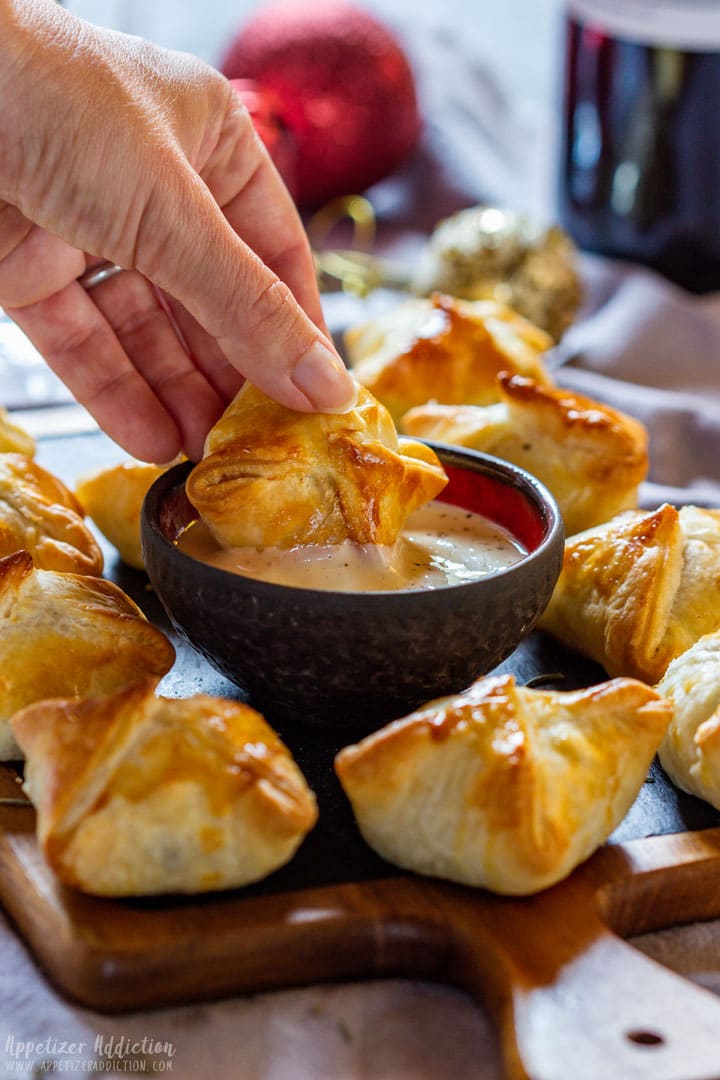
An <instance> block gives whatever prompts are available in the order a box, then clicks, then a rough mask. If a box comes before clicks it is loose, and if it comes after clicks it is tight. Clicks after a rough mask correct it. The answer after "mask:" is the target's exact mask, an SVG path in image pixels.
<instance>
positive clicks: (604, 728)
mask: <svg viewBox="0 0 720 1080" xmlns="http://www.w3.org/2000/svg"><path fill="white" fill-rule="evenodd" d="M671 714H672V706H671V705H670V704H669V703H668V702H667V701H665V700H664V699H663V698H661V697H660V695H659V694H658V693H656V692H655V691H654V690H653V689H651V688H650V687H648V686H645V685H644V684H642V683H640V682H638V681H636V680H633V679H617V680H614V681H611V682H606V683H602V684H600V685H598V686H593V687H590V688H589V689H586V690H576V691H571V692H558V691H553V690H533V689H530V688H528V687H522V686H518V685H516V683H515V680H514V678H513V676H511V675H501V676H488V677H486V678H483V679H479V680H478V681H477V682H475V683H474V685H473V686H471V687H470V689H469V690H467V691H465V692H464V693H462V694H458V695H454V696H450V697H446V698H441V699H438V700H436V701H432V702H430V703H429V704H427V705H426V706H424V707H422V708H420V709H418V710H417V711H416V712H414V713H411V714H410V715H409V716H407V717H405V718H403V719H401V720H397V721H395V722H394V723H392V724H389V725H388V726H386V727H384V728H382V729H381V730H379V731H376V732H374V733H373V734H371V735H369V736H367V737H366V738H365V739H363V740H362V741H361V742H360V743H358V744H356V745H352V746H347V747H345V748H344V749H343V750H341V751H340V753H339V754H338V755H337V758H336V760H335V769H336V772H337V775H338V778H339V780H340V783H341V785H342V787H343V789H344V791H345V793H346V794H347V796H348V798H349V800H350V802H351V804H352V808H353V811H354V814H355V818H356V820H357V824H358V827H359V829H360V831H361V833H362V835H363V836H364V838H365V840H366V841H367V843H368V844H369V845H370V847H371V848H373V849H374V850H375V851H376V852H378V854H379V855H381V856H382V857H383V858H384V859H386V860H387V861H388V862H391V863H394V864H396V865H398V866H402V867H404V868H405V869H408V870H413V871H415V872H416V873H419V874H427V875H430V876H433V877H439V878H445V879H447V880H450V881H455V882H459V883H461V884H464V885H471V886H480V887H483V888H486V889H490V890H492V891H494V892H498V893H503V894H507V895H527V894H531V893H534V892H537V891H539V890H541V889H545V888H548V887H549V886H551V885H553V884H555V883H556V882H558V881H561V880H562V879H563V878H565V877H566V876H567V875H568V874H569V873H570V872H571V871H572V870H573V869H574V868H575V867H576V866H577V865H578V864H579V863H581V862H583V861H584V860H585V859H587V858H588V857H589V856H590V855H591V854H592V853H593V852H594V851H595V850H596V848H598V847H599V846H600V845H601V844H602V843H604V841H605V840H606V839H607V838H608V836H609V835H610V833H611V832H612V831H613V829H615V827H616V826H617V825H618V824H619V822H620V821H621V820H622V818H623V817H624V816H625V814H626V813H627V811H628V810H629V809H630V806H631V805H632V803H633V802H634V800H635V797H636V796H637V794H638V792H639V790H640V788H641V786H642V784H643V782H644V780H645V777H646V775H647V771H648V768H649V766H650V763H651V761H652V758H653V756H654V754H655V752H656V750H657V747H658V746H659V744H660V742H661V740H662V738H663V736H664V734H665V731H666V729H667V726H668V723H669V721H670V717H671Z"/></svg>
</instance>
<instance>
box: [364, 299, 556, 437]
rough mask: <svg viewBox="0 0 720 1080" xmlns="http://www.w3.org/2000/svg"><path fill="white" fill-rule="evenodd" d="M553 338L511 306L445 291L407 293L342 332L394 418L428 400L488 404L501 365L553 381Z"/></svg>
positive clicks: (503, 368) (494, 398)
mask: <svg viewBox="0 0 720 1080" xmlns="http://www.w3.org/2000/svg"><path fill="white" fill-rule="evenodd" d="M552 345H553V341H552V338H550V336H549V335H548V334H546V333H545V331H544V330H540V329H539V328H538V327H537V326H533V324H532V323H530V322H528V321H527V319H524V318H522V316H520V315H518V314H517V312H515V311H513V310H512V308H509V307H506V306H505V305H504V304H500V303H497V302H496V301H492V300H475V301H473V300H458V299H455V298H453V297H450V296H445V295H443V294H441V293H436V294H435V295H434V296H433V297H432V298H430V299H410V300H405V301H402V302H401V303H400V304H398V305H397V306H396V307H394V308H392V309H390V310H389V311H387V312H384V313H383V314H382V315H379V316H377V317H375V318H373V319H371V320H369V321H368V322H367V323H364V324H363V325H361V326H356V327H353V328H351V329H350V330H348V331H347V332H346V334H345V348H346V352H347V356H348V360H349V362H350V365H351V368H352V372H353V374H354V375H355V377H356V378H357V379H358V381H359V382H361V383H362V384H363V386H366V387H367V388H368V389H369V390H371V391H372V393H373V394H374V395H375V397H376V398H377V399H378V400H379V401H381V402H382V403H383V405H385V407H386V408H387V409H388V410H389V412H390V414H391V415H392V417H393V420H394V421H395V423H399V422H400V419H401V417H402V416H404V414H405V413H406V412H408V410H409V409H412V408H413V407H414V406H416V405H423V404H424V403H425V402H426V401H439V402H442V403H443V404H448V405H489V404H491V403H492V402H494V401H497V400H498V389H497V384H496V379H497V376H498V374H499V373H500V372H501V371H508V372H510V373H511V374H513V375H526V376H528V377H530V378H533V379H535V380H536V382H539V383H542V384H546V385H551V384H552V379H551V377H550V375H549V373H548V371H547V369H546V366H545V360H544V356H545V353H546V352H547V350H548V349H549V348H551V346H552Z"/></svg>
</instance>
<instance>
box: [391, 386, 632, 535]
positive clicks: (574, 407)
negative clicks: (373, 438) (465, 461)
mask: <svg viewBox="0 0 720 1080" xmlns="http://www.w3.org/2000/svg"><path fill="white" fill-rule="evenodd" d="M497 382H498V394H499V397H500V401H499V402H498V403H497V404H495V405H485V406H482V405H438V404H437V403H436V402H427V403H426V404H425V405H418V406H417V407H416V408H414V409H410V411H409V412H407V413H406V414H405V416H404V417H403V418H402V423H401V428H402V430H403V431H405V432H406V433H407V434H408V435H415V436H418V437H419V438H422V439H432V440H434V441H435V442H442V443H452V444H454V445H457V446H467V447H469V448H470V449H471V450H482V451H484V452H485V453H487V454H494V455H495V456H496V457H499V458H504V459H505V460H506V461H511V462H512V463H513V464H515V465H519V466H520V467H521V468H522V469H527V470H528V471H529V472H531V473H533V475H534V476H537V477H538V479H539V480H541V481H542V482H543V483H544V484H546V485H547V487H548V488H549V489H550V491H551V492H552V494H553V495H554V496H555V498H556V499H557V502H558V505H559V507H560V512H561V513H562V516H563V519H564V522H565V531H566V532H567V533H568V534H571V533H575V532H580V531H581V530H583V529H589V528H590V527H591V526H592V525H599V524H600V523H601V522H603V521H607V520H608V519H609V518H611V517H613V516H614V515H615V514H618V513H620V511H621V510H628V509H630V508H632V507H635V506H637V491H638V486H639V485H640V484H641V483H642V481H643V480H644V479H645V476H646V474H647V469H648V454H647V443H648V438H647V431H646V429H645V427H644V426H643V425H642V424H641V423H640V422H639V421H638V420H635V419H633V418H632V417H630V416H626V415H625V414H624V413H622V412H619V411H618V410H617V409H612V408H610V406H609V405H602V404H601V403H600V402H598V401H592V400H591V399H590V398H587V397H584V396H583V395H582V394H576V393H575V392H574V391H572V390H561V389H559V388H556V387H552V386H544V385H543V384H542V383H538V382H536V381H535V379H529V378H526V377H524V376H522V375H509V374H508V373H507V372H501V373H500V375H498V379H497Z"/></svg>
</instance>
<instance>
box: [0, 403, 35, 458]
mask: <svg viewBox="0 0 720 1080" xmlns="http://www.w3.org/2000/svg"><path fill="white" fill-rule="evenodd" d="M0 453H2V454H7V453H12V454H26V455H27V456H28V457H32V456H33V454H34V453H35V440H34V439H33V437H32V435H28V433H27V431H25V430H24V429H23V428H21V427H20V425H19V424H14V423H13V421H12V420H11V419H10V416H9V415H8V413H7V410H5V409H0Z"/></svg>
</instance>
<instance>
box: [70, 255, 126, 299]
mask: <svg viewBox="0 0 720 1080" xmlns="http://www.w3.org/2000/svg"><path fill="white" fill-rule="evenodd" d="M123 270H124V267H122V266H118V265H117V263H112V262H104V263H100V265H99V266H93V267H92V269H91V270H86V271H85V273H84V274H81V275H80V277H79V278H78V279H77V283H78V285H82V287H83V289H85V292H90V290H91V289H94V288H95V286H96V285H102V283H103V281H108V280H109V279H110V278H111V277H115V275H116V274H121V273H122V272H123Z"/></svg>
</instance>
